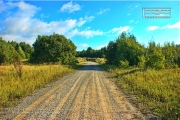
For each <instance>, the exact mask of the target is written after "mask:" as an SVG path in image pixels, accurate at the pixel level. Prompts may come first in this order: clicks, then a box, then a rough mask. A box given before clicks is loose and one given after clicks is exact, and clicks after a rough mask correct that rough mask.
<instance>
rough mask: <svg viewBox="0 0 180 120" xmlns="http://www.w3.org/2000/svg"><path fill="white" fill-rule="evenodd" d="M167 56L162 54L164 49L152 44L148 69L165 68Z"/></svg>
mask: <svg viewBox="0 0 180 120" xmlns="http://www.w3.org/2000/svg"><path fill="white" fill-rule="evenodd" d="M164 63H165V56H164V55H163V53H162V48H161V46H160V45H159V44H158V45H156V43H155V42H150V43H149V47H148V54H147V62H146V67H151V68H155V69H163V68H165V65H164Z"/></svg>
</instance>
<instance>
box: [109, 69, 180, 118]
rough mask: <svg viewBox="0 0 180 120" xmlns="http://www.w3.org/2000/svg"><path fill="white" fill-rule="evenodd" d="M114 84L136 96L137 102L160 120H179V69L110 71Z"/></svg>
mask: <svg viewBox="0 0 180 120" xmlns="http://www.w3.org/2000/svg"><path fill="white" fill-rule="evenodd" d="M109 71H110V72H111V73H113V75H114V76H116V77H117V80H116V83H117V85H118V86H120V87H121V88H125V89H128V90H129V93H130V94H135V95H137V96H138V98H139V100H140V101H141V102H142V103H144V104H145V105H147V106H148V108H149V109H150V110H152V111H153V112H154V113H156V114H158V115H159V116H161V117H162V119H169V120H179V119H180V69H166V70H159V71H157V70H147V71H142V70H139V69H137V68H136V69H134V68H130V69H115V68H114V69H111V70H109Z"/></svg>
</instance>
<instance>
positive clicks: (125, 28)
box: [109, 26, 132, 34]
mask: <svg viewBox="0 0 180 120" xmlns="http://www.w3.org/2000/svg"><path fill="white" fill-rule="evenodd" d="M128 30H129V31H131V30H132V28H131V27H130V26H124V27H122V26H120V27H118V28H117V27H115V28H113V29H112V30H110V31H109V32H112V33H117V34H121V33H122V32H126V31H128Z"/></svg>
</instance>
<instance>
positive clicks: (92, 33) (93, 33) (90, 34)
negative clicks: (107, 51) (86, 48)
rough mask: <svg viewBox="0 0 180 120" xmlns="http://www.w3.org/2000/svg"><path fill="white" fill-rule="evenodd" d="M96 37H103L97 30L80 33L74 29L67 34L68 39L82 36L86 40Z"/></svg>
mask: <svg viewBox="0 0 180 120" xmlns="http://www.w3.org/2000/svg"><path fill="white" fill-rule="evenodd" d="M98 35H103V32H102V31H99V30H82V31H79V30H78V29H74V30H72V31H70V32H69V33H68V34H67V36H68V37H73V36H83V37H86V38H91V37H93V36H98Z"/></svg>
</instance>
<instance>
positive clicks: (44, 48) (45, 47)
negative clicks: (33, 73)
mask: <svg viewBox="0 0 180 120" xmlns="http://www.w3.org/2000/svg"><path fill="white" fill-rule="evenodd" d="M33 47H34V52H33V53H32V54H31V57H30V61H31V62H34V63H49V62H60V63H62V64H72V63H75V61H76V58H75V55H76V46H75V45H74V43H73V42H72V41H71V40H68V39H67V38H66V37H64V36H63V35H59V34H55V33H54V34H53V35H50V36H40V35H38V37H37V39H36V41H35V43H34V44H33Z"/></svg>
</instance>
